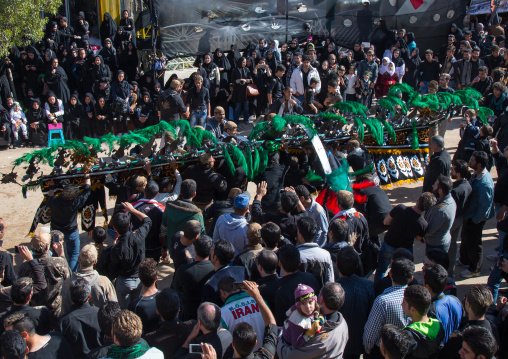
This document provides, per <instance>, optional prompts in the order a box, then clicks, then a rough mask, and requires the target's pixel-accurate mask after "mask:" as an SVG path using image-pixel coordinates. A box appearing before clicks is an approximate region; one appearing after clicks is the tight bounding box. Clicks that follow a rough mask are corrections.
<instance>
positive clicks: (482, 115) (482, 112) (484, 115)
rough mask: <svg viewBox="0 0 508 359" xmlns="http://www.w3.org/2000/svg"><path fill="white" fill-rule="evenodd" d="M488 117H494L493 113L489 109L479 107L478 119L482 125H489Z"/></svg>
mask: <svg viewBox="0 0 508 359" xmlns="http://www.w3.org/2000/svg"><path fill="white" fill-rule="evenodd" d="M489 116H494V111H492V110H491V109H490V108H488V107H480V108H479V109H478V118H479V119H480V121H482V122H483V124H485V125H488V124H489Z"/></svg>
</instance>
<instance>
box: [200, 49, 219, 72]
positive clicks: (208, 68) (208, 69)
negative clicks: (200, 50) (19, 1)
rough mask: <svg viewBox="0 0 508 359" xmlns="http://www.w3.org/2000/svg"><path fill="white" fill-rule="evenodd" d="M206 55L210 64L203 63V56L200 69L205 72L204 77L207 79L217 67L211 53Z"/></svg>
mask: <svg viewBox="0 0 508 359" xmlns="http://www.w3.org/2000/svg"><path fill="white" fill-rule="evenodd" d="M207 55H208V56H210V63H208V64H207V63H206V62H205V56H203V66H202V68H203V69H205V71H206V77H208V78H209V77H210V74H211V73H212V71H213V70H214V68H216V67H217V65H216V64H215V63H214V62H213V54H212V53H211V52H209V53H208V54H207Z"/></svg>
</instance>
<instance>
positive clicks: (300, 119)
mask: <svg viewBox="0 0 508 359" xmlns="http://www.w3.org/2000/svg"><path fill="white" fill-rule="evenodd" d="M284 120H285V121H286V122H287V123H292V124H300V125H303V126H305V127H306V128H307V129H308V130H309V132H310V133H311V136H310V138H312V137H314V136H315V135H317V130H316V127H315V126H314V122H313V121H312V120H310V119H309V118H308V117H305V116H297V115H288V116H284Z"/></svg>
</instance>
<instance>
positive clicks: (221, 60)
mask: <svg viewBox="0 0 508 359" xmlns="http://www.w3.org/2000/svg"><path fill="white" fill-rule="evenodd" d="M219 52H220V53H221V54H222V56H217V53H219ZM214 54H215V56H213V57H212V58H213V63H214V64H215V65H217V67H219V68H223V69H224V71H229V70H231V64H230V63H229V61H228V58H227V57H226V55H225V54H224V51H222V50H221V49H220V48H217V49H215V52H214Z"/></svg>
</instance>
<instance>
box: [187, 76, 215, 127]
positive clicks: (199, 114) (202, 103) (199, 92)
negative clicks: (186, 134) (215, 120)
mask: <svg viewBox="0 0 508 359" xmlns="http://www.w3.org/2000/svg"><path fill="white" fill-rule="evenodd" d="M187 106H188V107H189V110H190V114H191V115H190V126H191V127H194V126H196V125H199V126H201V127H203V128H204V127H205V123H206V120H208V119H209V118H210V116H211V114H212V112H211V111H210V93H209V92H208V89H207V88H206V87H204V86H203V78H202V77H201V76H199V75H196V77H195V78H194V87H191V89H190V90H189V92H188V94H187Z"/></svg>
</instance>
